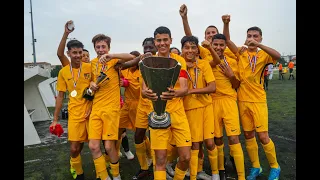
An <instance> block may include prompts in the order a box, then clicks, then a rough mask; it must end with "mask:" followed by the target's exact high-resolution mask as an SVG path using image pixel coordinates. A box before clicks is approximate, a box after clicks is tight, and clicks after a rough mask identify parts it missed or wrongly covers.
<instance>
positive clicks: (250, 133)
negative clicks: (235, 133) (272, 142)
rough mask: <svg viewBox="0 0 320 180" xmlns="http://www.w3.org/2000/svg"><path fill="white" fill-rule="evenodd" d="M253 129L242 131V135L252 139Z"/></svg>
mask: <svg viewBox="0 0 320 180" xmlns="http://www.w3.org/2000/svg"><path fill="white" fill-rule="evenodd" d="M254 135H255V134H254V131H245V132H244V137H245V138H246V139H252V138H254Z"/></svg>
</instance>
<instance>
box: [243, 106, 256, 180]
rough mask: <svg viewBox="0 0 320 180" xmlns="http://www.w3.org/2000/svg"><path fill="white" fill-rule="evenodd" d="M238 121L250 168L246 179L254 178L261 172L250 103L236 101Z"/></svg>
mask: <svg viewBox="0 0 320 180" xmlns="http://www.w3.org/2000/svg"><path fill="white" fill-rule="evenodd" d="M238 106H239V114H240V122H241V125H242V128H243V130H244V137H245V139H246V140H245V142H246V149H247V152H248V156H249V159H250V162H251V164H252V168H251V169H250V172H249V176H247V179H248V180H250V179H255V178H256V177H258V176H260V175H261V173H262V168H261V167H260V161H259V154H258V144H257V140H256V137H255V128H256V127H255V124H254V121H253V117H252V115H251V111H250V109H251V106H252V105H251V104H250V103H249V102H243V101H239V102H238Z"/></svg>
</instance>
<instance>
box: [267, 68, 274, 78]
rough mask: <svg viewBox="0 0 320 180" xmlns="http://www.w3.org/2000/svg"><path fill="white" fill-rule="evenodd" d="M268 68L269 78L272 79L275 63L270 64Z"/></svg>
mask: <svg viewBox="0 0 320 180" xmlns="http://www.w3.org/2000/svg"><path fill="white" fill-rule="evenodd" d="M267 69H268V74H269V80H272V76H273V64H269V65H268V68H267Z"/></svg>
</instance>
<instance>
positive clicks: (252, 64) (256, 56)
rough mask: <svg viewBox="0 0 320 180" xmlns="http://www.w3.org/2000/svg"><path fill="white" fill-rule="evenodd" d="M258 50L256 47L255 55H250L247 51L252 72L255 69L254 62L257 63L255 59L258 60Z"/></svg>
mask: <svg viewBox="0 0 320 180" xmlns="http://www.w3.org/2000/svg"><path fill="white" fill-rule="evenodd" d="M258 52H259V49H257V52H256V54H255V55H253V56H252V58H251V56H250V54H249V52H248V60H249V64H250V68H251V71H252V72H254V71H255V70H256V64H257V61H258Z"/></svg>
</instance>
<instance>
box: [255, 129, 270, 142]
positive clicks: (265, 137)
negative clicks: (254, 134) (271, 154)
mask: <svg viewBox="0 0 320 180" xmlns="http://www.w3.org/2000/svg"><path fill="white" fill-rule="evenodd" d="M258 137H259V140H260V142H261V143H262V144H268V143H269V142H270V138H269V133H268V132H267V131H266V132H259V133H258Z"/></svg>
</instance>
